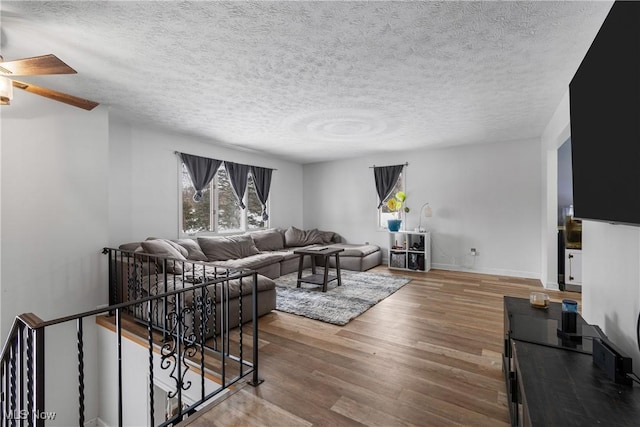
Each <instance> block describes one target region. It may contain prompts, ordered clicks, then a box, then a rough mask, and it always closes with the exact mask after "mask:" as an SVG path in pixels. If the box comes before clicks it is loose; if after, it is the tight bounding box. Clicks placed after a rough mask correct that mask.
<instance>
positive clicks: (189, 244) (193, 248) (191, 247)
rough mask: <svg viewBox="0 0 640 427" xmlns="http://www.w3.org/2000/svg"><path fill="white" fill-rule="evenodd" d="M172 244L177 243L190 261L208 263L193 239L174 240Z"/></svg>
mask: <svg viewBox="0 0 640 427" xmlns="http://www.w3.org/2000/svg"><path fill="white" fill-rule="evenodd" d="M172 242H174V243H177V244H178V245H180V246H181V247H183V248H184V249H186V251H187V255H185V256H186V257H187V259H189V260H191V261H209V260H208V259H207V256H206V255H205V254H204V252H202V249H200V246H199V245H198V242H196V241H195V240H193V239H176V240H172Z"/></svg>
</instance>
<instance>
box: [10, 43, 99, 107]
mask: <svg viewBox="0 0 640 427" xmlns="http://www.w3.org/2000/svg"><path fill="white" fill-rule="evenodd" d="M76 73H77V72H76V70H74V69H73V68H71V67H69V66H68V65H67V64H65V63H64V62H63V61H62V60H60V59H59V58H58V57H57V56H55V55H51V54H50V55H43V56H34V57H32V58H24V59H17V60H15V61H8V62H3V60H2V56H0V105H9V103H10V102H11V99H12V98H13V88H14V87H16V88H18V89H22V90H26V91H27V92H31V93H35V94H36V95H40V96H44V97H45V98H49V99H53V100H54V101H59V102H64V103H65V104H69V105H73V106H74V107H78V108H83V109H85V110H92V109H94V108H95V107H97V106H98V105H99V104H98V103H97V102H93V101H89V100H88V99H83V98H78V97H76V96H73V95H68V94H66V93H62V92H57V91H55V90H52V89H47V88H44V87H41V86H36V85H33V84H31V83H26V82H21V81H18V80H14V79H13V76H39V75H46V74H76ZM9 77H11V78H9Z"/></svg>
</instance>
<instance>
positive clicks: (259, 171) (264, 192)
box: [251, 166, 273, 221]
mask: <svg viewBox="0 0 640 427" xmlns="http://www.w3.org/2000/svg"><path fill="white" fill-rule="evenodd" d="M272 174H273V169H267V168H261V167H258V166H251V175H253V183H254V184H255V185H256V194H257V195H258V199H259V200H260V203H262V219H263V220H265V221H266V220H268V219H269V215H267V199H268V198H269V190H270V189H271V175H272Z"/></svg>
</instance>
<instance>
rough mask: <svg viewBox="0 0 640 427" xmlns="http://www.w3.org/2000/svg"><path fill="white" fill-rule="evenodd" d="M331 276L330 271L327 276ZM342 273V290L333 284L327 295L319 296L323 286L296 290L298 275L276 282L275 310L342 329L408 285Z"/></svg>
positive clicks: (394, 279)
mask: <svg viewBox="0 0 640 427" xmlns="http://www.w3.org/2000/svg"><path fill="white" fill-rule="evenodd" d="M333 272H334V270H330V272H329V274H331V273H333ZM310 273H311V270H305V271H304V273H303V276H305V275H307V274H310ZM318 273H322V268H318ZM341 273H342V274H341V277H342V286H338V282H337V281H335V280H334V281H333V282H330V283H329V285H328V286H327V292H322V286H314V285H312V284H307V283H303V284H302V285H301V286H302V287H300V288H296V280H297V279H298V273H297V272H296V273H290V274H286V275H284V276H281V277H279V278H277V279H275V282H276V294H277V298H276V310H279V311H285V312H287V313H293V314H297V315H299V316H305V317H309V318H311V319H316V320H321V321H323V322H327V323H333V324H334V325H341V326H342V325H346V324H347V323H349V321H350V320H351V319H353V318H355V317H357V316H359V315H361V314H362V313H364V312H365V311H367V310H368V309H369V308H370V307H372V306H373V305H375V304H377V303H378V302H380V301H382V300H383V299H385V298H386V297H388V296H389V295H391V294H393V293H394V292H395V291H397V290H398V289H400V288H401V287H403V286H404V285H406V284H407V283H409V282H410V281H411V279H410V278H408V277H403V276H394V275H391V274H381V273H367V272H355V271H349V270H342V272H341Z"/></svg>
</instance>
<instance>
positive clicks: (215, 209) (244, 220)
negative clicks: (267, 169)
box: [178, 159, 270, 238]
mask: <svg viewBox="0 0 640 427" xmlns="http://www.w3.org/2000/svg"><path fill="white" fill-rule="evenodd" d="M184 167H185V166H184V164H183V163H182V160H180V159H178V235H179V236H180V238H184V237H198V236H219V235H233V234H242V233H246V232H250V231H259V230H266V229H268V228H269V222H270V219H267V220H266V221H265V225H264V226H263V227H257V228H248V224H249V221H248V212H249V191H255V190H251V187H250V186H249V183H250V181H251V180H252V179H253V177H249V179H248V180H247V188H246V191H245V194H244V197H243V203H244V205H245V206H246V207H245V209H240V208H239V207H238V209H239V210H240V227H239V228H238V229H233V230H222V231H221V230H220V228H219V227H220V224H219V212H220V208H219V197H218V195H219V192H220V186H219V185H218V173H219V171H220V169H222V168H225V165H224V163H223V164H222V165H220V169H218V171H217V172H216V176H215V177H214V178H213V180H212V181H211V182H210V183H209V188H208V189H207V191H210V192H211V199H210V200H211V202H210V203H211V205H212V206H210V209H209V221H210V223H211V224H213V230H201V231H198V232H195V233H188V232H186V231H185V230H183V225H184V210H183V207H184V206H183V201H182V197H183V191H184V186H183V178H182V176H183V173H184V170H183V168H184ZM187 173H188V172H187ZM225 173H226V168H225ZM254 185H255V184H254ZM233 197H234V198H235V195H234V196H233ZM269 202H270V201H269V200H267V204H266V209H267V214H269V212H270V203H269ZM236 206H237V205H236Z"/></svg>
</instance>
